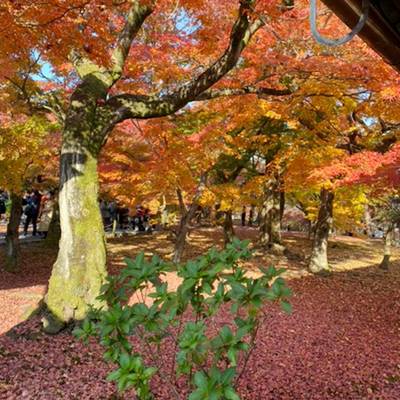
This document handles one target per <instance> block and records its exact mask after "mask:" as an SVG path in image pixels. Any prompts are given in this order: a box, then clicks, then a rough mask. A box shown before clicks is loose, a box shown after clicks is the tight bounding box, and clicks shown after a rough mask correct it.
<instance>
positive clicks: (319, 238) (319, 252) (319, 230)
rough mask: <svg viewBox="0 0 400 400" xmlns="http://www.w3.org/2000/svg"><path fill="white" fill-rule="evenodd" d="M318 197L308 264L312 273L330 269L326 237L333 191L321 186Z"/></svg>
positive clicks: (329, 227)
mask: <svg viewBox="0 0 400 400" xmlns="http://www.w3.org/2000/svg"><path fill="white" fill-rule="evenodd" d="M320 199H321V204H320V207H319V212H318V219H317V223H316V225H315V231H314V240H313V245H312V251H311V258H310V262H309V266H308V268H309V270H310V271H311V272H312V273H314V274H315V273H321V272H328V271H330V267H329V264H328V239H329V232H330V230H331V227H332V222H333V199H334V193H333V192H332V191H330V190H328V189H325V188H322V189H321V193H320Z"/></svg>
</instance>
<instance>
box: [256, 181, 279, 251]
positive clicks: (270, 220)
mask: <svg viewBox="0 0 400 400" xmlns="http://www.w3.org/2000/svg"><path fill="white" fill-rule="evenodd" d="M280 206H281V194H280V190H279V180H278V177H277V176H274V177H273V178H271V179H270V180H269V181H268V183H267V184H266V185H265V187H264V201H263V204H262V209H261V218H260V238H259V241H260V244H261V245H262V246H263V247H266V248H267V249H268V250H272V251H274V252H277V253H282V252H283V251H284V246H282V237H281V207H280Z"/></svg>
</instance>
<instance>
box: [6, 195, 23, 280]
mask: <svg viewBox="0 0 400 400" xmlns="http://www.w3.org/2000/svg"><path fill="white" fill-rule="evenodd" d="M21 215H22V198H21V196H19V195H17V194H15V193H11V212H10V220H9V221H8V225H7V235H6V261H5V269H6V270H7V271H9V272H17V270H18V261H19V225H20V223H21Z"/></svg>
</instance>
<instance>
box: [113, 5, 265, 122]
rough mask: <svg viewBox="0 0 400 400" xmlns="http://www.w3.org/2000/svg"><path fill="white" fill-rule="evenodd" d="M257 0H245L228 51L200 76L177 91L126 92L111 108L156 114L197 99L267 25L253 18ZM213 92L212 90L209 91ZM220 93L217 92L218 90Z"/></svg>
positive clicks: (130, 113)
mask: <svg viewBox="0 0 400 400" xmlns="http://www.w3.org/2000/svg"><path fill="white" fill-rule="evenodd" d="M254 3H255V0H241V1H240V8H239V16H238V18H237V20H236V22H235V24H234V25H233V28H232V31H231V35H230V41H229V45H228V47H227V49H226V51H225V53H224V54H223V55H222V56H221V57H220V58H219V59H218V60H217V61H216V62H215V63H214V64H212V65H211V66H210V67H209V68H207V69H206V70H205V71H204V72H203V73H201V74H200V75H199V76H198V77H197V78H195V79H193V80H191V81H189V82H187V83H186V84H185V85H183V86H181V87H180V88H178V89H177V90H176V91H174V92H172V93H168V94H160V95H158V96H137V95H129V94H122V95H119V96H114V97H112V98H111V99H109V101H108V102H107V106H109V107H110V108H111V110H115V111H119V112H120V111H121V109H122V110H123V113H122V114H123V119H129V118H152V117H161V116H166V115H170V114H172V113H174V112H176V111H177V110H179V109H181V108H182V107H184V106H185V105H186V104H188V103H189V102H191V101H195V100H196V99H197V98H198V97H199V96H200V95H201V94H202V93H203V92H205V91H207V90H208V89H209V88H210V87H211V86H213V85H214V84H215V83H216V82H218V81H219V80H220V79H221V78H222V77H223V76H224V75H225V74H227V73H228V72H229V71H230V70H231V69H232V68H233V67H234V66H235V65H236V63H237V62H238V60H239V57H240V55H241V53H242V51H243V50H244V48H245V47H246V46H247V45H248V43H249V41H250V39H251V38H252V36H253V35H254V34H255V33H256V32H257V30H258V29H259V28H260V27H261V26H262V25H263V22H262V21H261V20H260V19H255V20H254V21H252V20H251V17H250V15H251V8H252V7H253V4H254ZM209 96H212V94H209ZM214 97H216V92H214Z"/></svg>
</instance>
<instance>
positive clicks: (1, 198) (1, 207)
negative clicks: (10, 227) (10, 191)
mask: <svg viewBox="0 0 400 400" xmlns="http://www.w3.org/2000/svg"><path fill="white" fill-rule="evenodd" d="M6 211H7V207H6V197H5V195H4V193H0V222H1V221H3V218H4V220H5V214H6Z"/></svg>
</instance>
